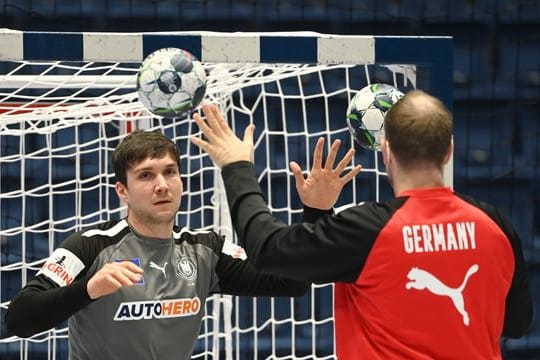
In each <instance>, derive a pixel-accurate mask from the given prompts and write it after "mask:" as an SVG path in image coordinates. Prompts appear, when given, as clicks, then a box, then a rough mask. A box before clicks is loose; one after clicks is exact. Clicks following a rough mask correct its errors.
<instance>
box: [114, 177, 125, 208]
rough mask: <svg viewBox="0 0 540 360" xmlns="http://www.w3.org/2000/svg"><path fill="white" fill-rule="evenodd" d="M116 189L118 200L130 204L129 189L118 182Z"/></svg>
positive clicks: (115, 185)
mask: <svg viewBox="0 0 540 360" xmlns="http://www.w3.org/2000/svg"><path fill="white" fill-rule="evenodd" d="M114 189H115V190H116V195H118V198H119V199H120V200H121V201H122V202H124V203H126V204H127V203H128V195H127V188H126V186H125V185H124V184H122V183H121V182H120V181H117V182H116V184H114Z"/></svg>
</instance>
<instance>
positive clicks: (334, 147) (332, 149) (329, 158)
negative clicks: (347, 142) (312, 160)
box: [324, 139, 341, 171]
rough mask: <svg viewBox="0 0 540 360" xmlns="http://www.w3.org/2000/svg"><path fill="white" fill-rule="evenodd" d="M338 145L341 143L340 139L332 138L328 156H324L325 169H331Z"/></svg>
mask: <svg viewBox="0 0 540 360" xmlns="http://www.w3.org/2000/svg"><path fill="white" fill-rule="evenodd" d="M340 145H341V140H339V139H336V140H334V142H333V143H332V146H331V147H330V152H329V153H328V156H327V157H326V163H325V164H324V168H325V169H326V170H328V171H332V168H333V167H334V162H335V161H336V156H337V153H338V151H339V146H340Z"/></svg>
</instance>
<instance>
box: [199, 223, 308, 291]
mask: <svg viewBox="0 0 540 360" xmlns="http://www.w3.org/2000/svg"><path fill="white" fill-rule="evenodd" d="M211 234H212V235H213V236H211V237H210V239H211V243H212V244H207V246H210V247H212V248H213V249H214V251H215V254H216V255H217V262H216V265H215V274H216V276H217V286H216V287H215V288H214V292H220V293H223V294H229V295H242V296H279V297H281V296H284V297H285V296H286V297H289V296H290V297H296V296H302V295H304V294H305V293H306V292H307V291H308V289H309V287H310V285H311V284H310V283H309V282H304V281H298V280H292V279H289V278H286V277H281V276H277V275H272V274H265V273H262V272H260V271H259V270H257V269H256V268H255V267H254V266H253V264H251V263H250V262H249V261H246V253H245V251H244V249H243V248H242V247H240V246H238V245H236V244H233V243H231V242H230V241H227V240H225V238H224V237H222V236H220V235H218V234H217V233H211Z"/></svg>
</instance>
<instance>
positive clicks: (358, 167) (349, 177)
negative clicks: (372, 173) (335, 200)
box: [341, 165, 362, 184]
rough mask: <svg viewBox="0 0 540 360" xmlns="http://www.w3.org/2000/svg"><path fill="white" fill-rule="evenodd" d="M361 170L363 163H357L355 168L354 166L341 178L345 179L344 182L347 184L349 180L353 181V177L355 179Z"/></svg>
mask: <svg viewBox="0 0 540 360" xmlns="http://www.w3.org/2000/svg"><path fill="white" fill-rule="evenodd" d="M360 171H362V165H356V166H355V167H354V168H352V170H351V171H349V172H348V173H347V174H345V175H344V176H343V177H342V178H341V180H342V181H343V183H344V184H346V183H348V182H349V181H351V180H352V179H354V177H355V176H356V175H358V174H359V173H360Z"/></svg>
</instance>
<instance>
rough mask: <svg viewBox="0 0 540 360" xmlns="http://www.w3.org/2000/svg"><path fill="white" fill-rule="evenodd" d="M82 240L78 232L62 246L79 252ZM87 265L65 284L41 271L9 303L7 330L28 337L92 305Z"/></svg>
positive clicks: (76, 252)
mask: <svg viewBox="0 0 540 360" xmlns="http://www.w3.org/2000/svg"><path fill="white" fill-rule="evenodd" d="M79 239H80V238H79V236H78V234H74V235H72V236H70V237H69V238H68V239H66V240H65V241H64V242H63V243H62V244H61V245H60V247H62V248H66V249H69V250H70V251H71V252H73V253H74V254H76V255H78V254H79V253H80V246H81V244H80V241H79ZM87 268H88V266H86V268H85V269H83V271H82V272H81V273H80V274H79V275H78V276H77V277H76V278H75V279H74V280H73V282H72V283H70V284H69V285H66V286H62V287H60V286H59V285H58V284H56V283H54V282H53V281H51V280H50V279H49V278H48V277H46V276H45V275H42V274H40V275H37V276H36V277H34V278H33V279H31V280H30V281H29V282H28V283H27V284H26V285H25V286H24V287H23V288H22V289H21V290H20V291H19V293H18V294H17V295H16V296H15V298H13V299H12V300H11V302H10V304H9V307H8V310H7V313H6V316H5V320H6V326H7V329H8V331H10V332H11V333H13V334H15V335H17V336H19V337H29V336H32V335H34V334H36V333H38V332H41V331H45V330H48V329H50V328H52V327H54V326H56V325H58V324H60V323H62V322H63V321H65V320H67V319H68V318H69V317H70V316H71V315H73V314H74V313H75V312H77V311H78V310H80V309H82V308H83V307H85V306H86V305H87V304H89V303H90V302H91V301H92V300H91V299H90V298H89V296H88V293H87V291H86V284H87V283H88V278H87V276H86V275H85V274H86V269H87Z"/></svg>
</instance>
